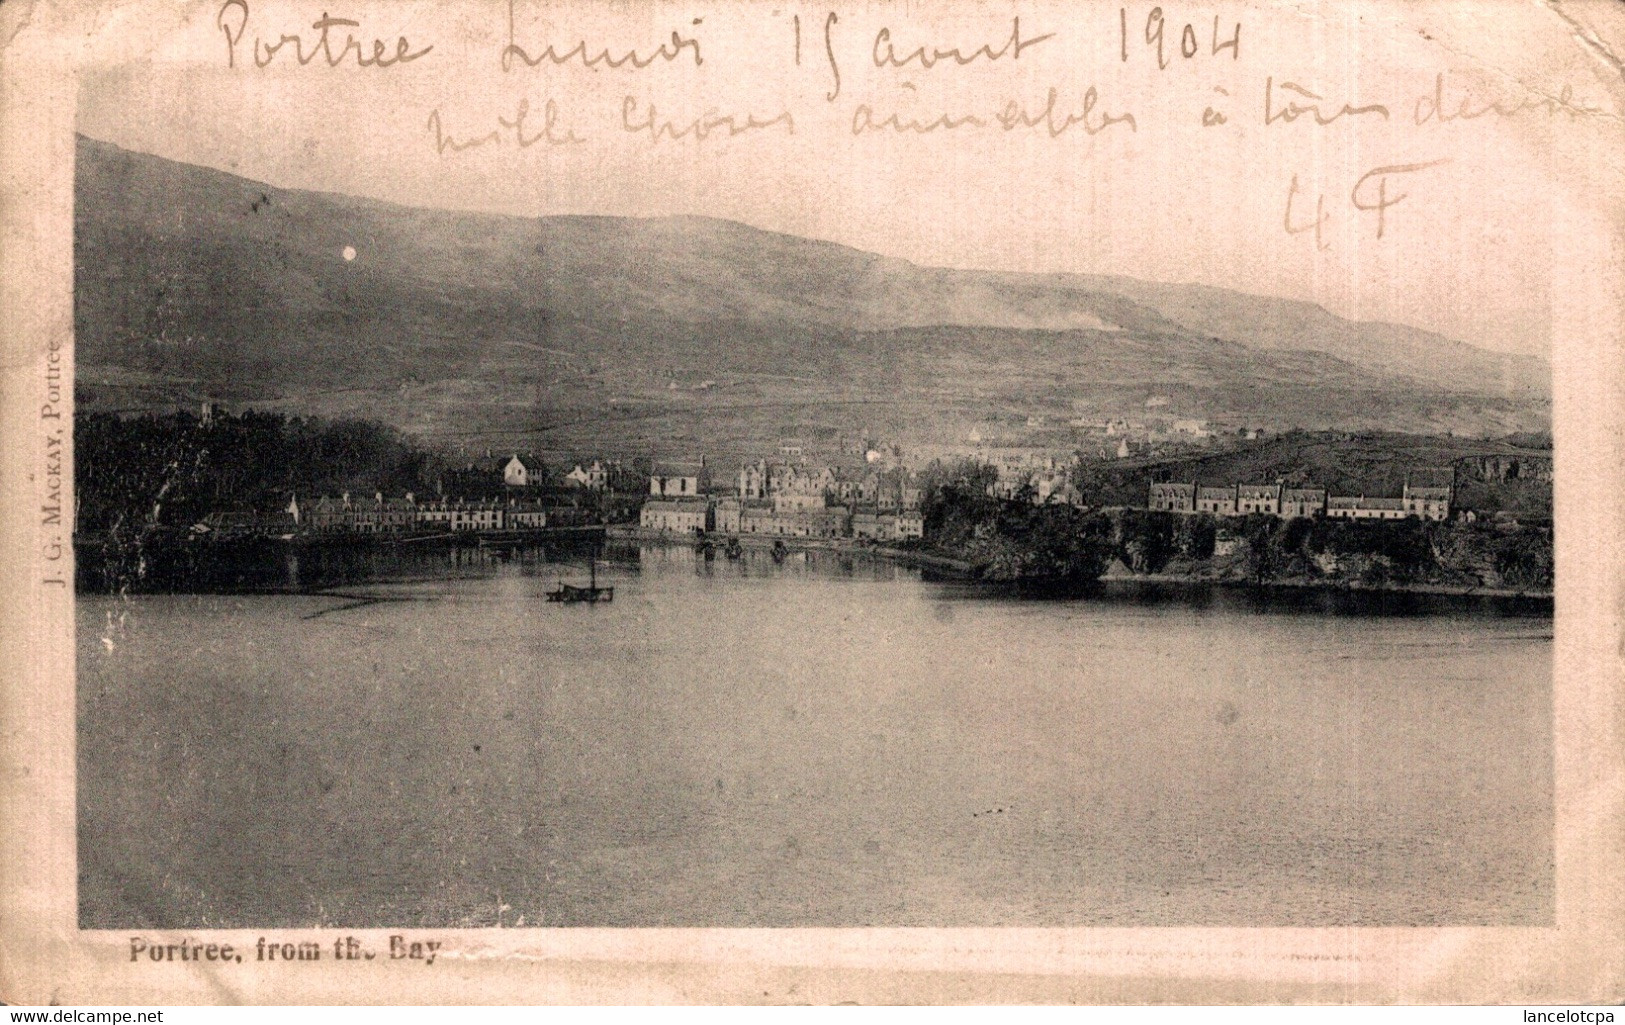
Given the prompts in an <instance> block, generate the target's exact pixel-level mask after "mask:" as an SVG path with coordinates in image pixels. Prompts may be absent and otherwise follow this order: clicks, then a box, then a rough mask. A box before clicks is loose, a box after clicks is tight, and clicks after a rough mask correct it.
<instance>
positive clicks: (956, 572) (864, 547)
mask: <svg viewBox="0 0 1625 1025" xmlns="http://www.w3.org/2000/svg"><path fill="white" fill-rule="evenodd" d="M605 536H606V537H608V538H614V539H619V540H628V541H632V540H635V541H648V542H653V543H656V544H667V545H674V546H680V547H692V545H693V544H694V542H695V540H697V538H696V537H687V536H684V535H681V534H674V533H671V532H670V531H660V530H647V529H645V528H642V527H628V526H624V525H622V526H611V527H609V528H607V529H606V531H605ZM705 536H706V537H707V538H709V539H711V540H712V541H714V542H715V541H718V539H721V541H720V543H721V544H726V543H727V542H728V540H731V539H733V538H735V537H737V538H738V540H739V543H740V544H741V545H742V546H743V547H746V548H771V547H772V546H773V544H774V542H783V543H784V546H785V547H786V548H788V549H789V550H790V551H827V552H840V553H843V554H850V555H869V556H873V557H875V558H879V559H885V560H887V561H890V562H897V563H901V564H904V565H912V566H917V567H921V568H925V569H931V570H935V571H938V572H942V573H945V574H949V575H952V576H955V577H958V578H961V579H965V580H978V579H980V578H979V576H978V574H977V572H976V567H975V566H974V565H973V564H972V563H969V562H967V561H965V560H963V559H955V558H953V557H951V556H946V555H940V554H937V553H934V552H924V551H914V550H911V549H906V548H895V547H892V546H890V545H883V544H860V543H858V542H856V541H854V540H852V539H850V538H809V537H789V536H781V535H764V534H744V535H735V534H718V533H711V534H707V535H705ZM1097 582H1098V583H1099V584H1101V585H1111V584H1143V585H1150V586H1164V587H1222V588H1225V589H1227V590H1231V589H1236V590H1246V589H1252V590H1258V589H1263V590H1269V589H1287V590H1304V591H1343V592H1353V593H1359V594H1435V595H1448V596H1454V597H1463V598H1475V597H1476V598H1520V599H1527V600H1534V601H1551V600H1553V596H1554V593H1555V592H1553V591H1539V590H1528V589H1518V588H1510V587H1487V586H1482V585H1479V586H1473V585H1467V584H1392V585H1386V586H1380V587H1373V586H1371V585H1369V584H1362V583H1360V582H1359V581H1353V580H1266V581H1251V580H1225V579H1219V578H1215V577H1207V576H1200V575H1197V574H1192V573H1129V574H1116V575H1110V576H1107V575H1102V576H1101V577H1099V578H1098V580H1097ZM1001 583H1010V582H1009V581H1002V582H1001Z"/></svg>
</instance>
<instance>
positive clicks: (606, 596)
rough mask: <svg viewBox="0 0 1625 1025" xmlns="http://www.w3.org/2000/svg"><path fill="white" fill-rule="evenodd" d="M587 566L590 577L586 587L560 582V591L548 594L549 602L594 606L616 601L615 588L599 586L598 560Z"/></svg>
mask: <svg viewBox="0 0 1625 1025" xmlns="http://www.w3.org/2000/svg"><path fill="white" fill-rule="evenodd" d="M587 566H588V570H587V572H588V574H589V577H588V584H587V586H586V587H578V586H577V585H575V584H566V583H564V582H563V581H562V580H561V581H559V589H558V590H556V591H549V592H547V600H548V601H562V602H569V603H571V604H574V603H576V602H587V603H589V604H594V605H596V604H597V603H598V602H601V601H614V600H615V588H613V587H599V586H598V560H597V559H593V560H591V561H590V562H588V564H587Z"/></svg>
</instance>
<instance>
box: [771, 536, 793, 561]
mask: <svg viewBox="0 0 1625 1025" xmlns="http://www.w3.org/2000/svg"><path fill="white" fill-rule="evenodd" d="M789 554H790V548H789V546H787V545H786V544H785V543H784V542H783V541H775V542H773V561H774V562H783V561H784V557H785V556H786V555H789Z"/></svg>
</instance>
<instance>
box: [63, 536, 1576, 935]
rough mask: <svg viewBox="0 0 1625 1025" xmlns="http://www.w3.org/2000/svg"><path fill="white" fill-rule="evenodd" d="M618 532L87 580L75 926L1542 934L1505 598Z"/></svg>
mask: <svg viewBox="0 0 1625 1025" xmlns="http://www.w3.org/2000/svg"><path fill="white" fill-rule="evenodd" d="M595 551H596V550H595V549H594V548H593V547H592V546H590V545H589V546H585V547H576V548H571V547H565V546H556V547H551V548H525V547H520V548H507V549H504V548H500V547H486V548H478V547H471V548H466V549H455V550H449V551H448V550H439V551H431V550H427V549H425V550H423V551H402V550H398V549H397V550H389V551H386V550H384V549H375V550H372V551H366V552H357V551H353V550H337V549H333V550H321V551H317V552H310V551H299V552H292V551H285V552H283V553H282V554H283V555H284V556H285V557H286V560H287V561H285V562H282V563H280V564H278V565H277V567H276V570H275V572H271V571H265V570H263V565H264V563H263V562H261V563H257V564H256V565H259V566H261V567H262V570H261V572H262V575H261V576H258V577H256V578H255V581H254V583H253V584H251V585H248V586H246V587H238V588H232V587H227V586H225V585H224V583H222V584H221V585H220V586H219V587H218V588H217V589H218V590H220V591H230V590H234V589H235V590H239V591H241V590H252V591H254V592H255V593H212V594H167V595H166V594H152V595H138V596H133V597H128V598H114V597H97V596H91V595H85V596H81V597H80V599H79V613H78V615H79V621H78V625H79V668H80V673H79V712H80V737H79V739H80V744H79V752H80V754H79V788H80V791H79V815H80V836H79V849H80V852H81V859H82V861H81V866H80V868H81V878H80V894H81V902H82V906H81V914H82V922H83V924H84V925H86V926H87V927H121V928H123V927H138V926H148V927H151V926H164V927H201V926H206V925H239V926H258V927H272V926H296V925H315V924H331V925H341V926H355V927H362V926H412V925H419V926H448V925H459V924H470V925H494V924H499V923H500V924H504V925H525V926H531V925H603V926H638V925H644V926H662V925H711V926H792V925H805V926H814V925H835V926H856V925H870V924H873V925H939V926H943V925H1110V924H1121V925H1334V924H1354V925H1379V924H1414V925H1443V924H1503V925H1505V924H1523V925H1538V924H1549V923H1550V922H1551V918H1552V909H1553V904H1552V902H1553V869H1552V860H1551V859H1552V779H1551V643H1550V630H1551V621H1550V619H1549V618H1547V617H1545V616H1542V615H1533V616H1530V615H1527V614H1526V613H1527V611H1528V610H1526V609H1521V608H1520V607H1519V606H1517V605H1516V604H1515V603H1496V602H1486V601H1482V600H1476V601H1462V600H1458V599H1439V598H1433V597H1426V596H1380V595H1379V596H1372V595H1354V596H1346V595H1345V596H1340V597H1339V596H1333V597H1331V598H1327V597H1326V596H1325V595H1324V594H1323V593H1320V592H1268V593H1265V594H1252V593H1249V592H1246V591H1239V592H1238V591H1200V590H1196V591H1190V592H1188V593H1173V594H1171V593H1170V592H1167V591H1157V592H1148V591H1146V590H1145V589H1143V588H1139V589H1136V588H1121V587H1116V586H1113V587H1110V588H1107V589H1106V590H1105V591H1104V592H1103V593H1102V594H1100V595H1097V596H1092V597H1087V598H1081V599H1077V600H1069V601H1019V600H1011V599H1010V597H1009V596H1007V595H1003V594H1001V593H998V592H997V591H992V590H989V589H986V588H981V587H977V586H973V585H969V584H964V583H955V582H942V581H932V580H928V579H924V578H923V577H922V575H921V574H920V573H919V572H918V571H916V570H913V569H910V568H906V567H901V566H897V565H894V564H890V563H886V562H881V561H876V560H872V559H865V558H861V557H853V556H851V555H844V554H841V553H836V552H830V551H816V552H807V553H792V554H791V555H790V556H788V557H787V558H785V559H784V561H783V562H782V563H780V562H776V561H775V560H773V558H772V557H771V555H770V553H769V552H767V551H765V550H747V551H746V552H745V553H743V556H742V557H741V558H739V559H738V560H730V559H728V558H726V556H725V554H724V553H722V552H717V553H714V555H713V557H712V558H711V559H709V560H707V559H705V558H704V557H703V556H701V555H699V554H697V553H696V552H694V551H693V550H691V549H689V548H686V547H662V546H644V547H639V546H636V545H617V544H614V543H611V544H609V545H607V546H604V547H603V548H602V550H601V551H598V552H597V553H596V557H597V560H598V561H597V572H598V576H599V581H600V583H603V584H608V585H611V586H614V587H615V589H616V590H615V601H614V603H613V604H610V605H603V606H597V607H589V606H560V605H557V604H549V603H546V602H544V601H543V600H542V594H543V592H544V591H545V590H547V589H550V588H551V587H553V586H554V585H555V583H556V581H558V580H560V579H563V580H565V581H567V582H578V581H580V580H582V579H585V577H586V575H587V573H588V560H589V559H590V558H593V557H594V553H595ZM220 579H221V580H223V581H224V580H227V579H228V578H227V577H222V578H220ZM268 592H282V593H268ZM1362 602H1363V603H1364V605H1363V607H1362V605H1361V603H1362ZM1305 612H1314V613H1316V614H1313V615H1307V614H1304V613H1305ZM1328 612H1330V613H1336V614H1331V615H1328V614H1325V613H1328ZM1440 613H1450V614H1440Z"/></svg>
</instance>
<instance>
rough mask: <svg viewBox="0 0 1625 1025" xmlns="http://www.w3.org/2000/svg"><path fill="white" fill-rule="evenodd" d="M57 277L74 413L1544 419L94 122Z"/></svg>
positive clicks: (1524, 384) (1150, 288)
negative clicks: (305, 186) (64, 298)
mask: <svg viewBox="0 0 1625 1025" xmlns="http://www.w3.org/2000/svg"><path fill="white" fill-rule="evenodd" d="M75 274H76V278H75V280H76V291H75V332H76V344H77V366H78V374H77V384H78V387H79V392H80V398H81V400H82V401H83V402H84V403H86V404H87V406H88V408H93V409H104V410H118V409H153V408H162V407H165V406H175V407H181V408H196V404H197V403H198V402H199V401H201V400H205V399H208V400H217V401H223V402H226V403H229V404H236V405H238V406H239V407H240V406H241V405H244V404H254V405H256V406H259V407H261V408H273V409H278V410H282V411H285V412H291V413H301V414H320V415H328V416H368V417H374V418H377V419H381V420H383V421H385V422H387V423H389V424H391V425H393V426H396V427H399V428H401V429H404V430H407V431H409V432H411V433H413V434H415V435H417V436H419V437H422V438H424V439H426V440H429V441H434V442H439V443H441V444H443V445H451V446H456V445H466V444H469V443H477V444H481V445H488V444H496V445H498V446H500V447H509V446H511V445H515V444H517V445H522V446H531V447H557V448H572V447H573V448H578V449H587V448H590V449H593V450H602V451H615V450H619V451H648V450H652V449H656V448H663V447H670V448H686V449H695V450H699V449H704V450H707V451H712V452H717V453H729V452H732V453H738V454H743V453H744V452H747V451H752V450H755V451H760V450H763V449H764V448H765V447H766V446H767V445H769V444H770V443H771V442H772V440H773V439H776V438H778V437H781V436H783V435H785V434H787V433H797V434H803V435H808V436H816V435H817V434H819V433H820V432H828V431H842V432H845V431H848V430H850V429H852V428H853V427H854V425H862V427H864V428H866V429H869V430H871V431H872V432H873V433H877V434H881V435H886V436H904V435H907V436H911V437H916V438H938V439H951V438H962V437H965V436H966V435H967V433H969V432H971V431H973V430H976V429H978V428H981V429H989V428H990V425H991V427H993V428H998V429H1000V430H1003V429H1004V428H1005V427H1008V426H1009V425H1016V426H1017V427H1018V428H1020V427H1021V425H1025V424H1034V423H1050V424H1061V425H1063V426H1064V424H1066V423H1067V422H1068V421H1069V420H1070V419H1072V418H1075V417H1077V416H1079V415H1080V413H1087V415H1089V416H1111V415H1116V414H1123V413H1126V412H1129V411H1131V410H1133V409H1140V410H1141V411H1142V412H1143V403H1144V401H1145V396H1146V395H1156V396H1160V397H1165V398H1166V399H1167V401H1168V405H1169V408H1170V409H1171V410H1173V411H1176V412H1177V413H1178V414H1179V415H1180V416H1182V417H1189V418H1198V419H1223V418H1226V417H1230V418H1235V419H1238V420H1244V421H1246V422H1249V423H1257V424H1260V425H1263V426H1269V427H1272V428H1278V429H1285V428H1288V427H1303V428H1306V429H1340V430H1363V429H1378V430H1398V431H1409V432H1415V433H1436V434H1444V433H1446V432H1449V431H1455V432H1457V433H1470V434H1506V433H1510V432H1514V431H1525V430H1530V431H1542V430H1547V429H1549V426H1550V415H1551V414H1550V393H1551V372H1550V368H1549V366H1548V365H1547V364H1546V363H1545V362H1544V361H1542V360H1539V359H1535V358H1532V357H1522V356H1505V355H1500V354H1495V353H1490V352H1486V351H1484V350H1481V349H1477V348H1474V347H1473V346H1471V345H1468V344H1465V343H1462V342H1458V341H1453V340H1450V339H1446V338H1443V337H1440V336H1438V335H1434V334H1430V333H1428V332H1425V331H1420V330H1417V329H1414V328H1408V327H1402V326H1397V325H1392V324H1376V323H1361V322H1354V321H1349V320H1345V319H1342V318H1339V317H1336V316H1334V315H1332V314H1330V313H1328V312H1327V311H1325V310H1323V309H1321V308H1319V307H1318V306H1315V305H1313V304H1311V303H1304V302H1294V301H1289V300H1281V299H1269V298H1262V297H1258V296H1250V295H1244V294H1241V293H1236V292H1229V291H1225V290H1222V289H1214V288H1206V287H1201V286H1191V285H1167V284H1153V283H1148V282H1141V281H1134V280H1130V279H1125V278H1117V277H1104V276H1095V277H1091V276H1078V275H1064V274H1011V273H993V272H984V271H972V270H951V269H941V268H930V267H919V266H916V265H914V264H911V263H908V262H906V261H902V260H897V259H891V258H887V257H882V256H877V255H874V254H871V253H865V252H861V251H858V250H855V249H851V248H848V247H845V246H840V245H836V244H833V243H829V242H821V241H815V240H810V239H804V238H797V237H794V236H789V235H783V234H775V233H772V232H766V231H761V230H758V229H755V228H751V227H748V226H746V225H742V224H737V223H733V222H728V221H721V220H713V219H707V218H698V217H675V218H659V219H646V220H642V219H629V218H616V217H540V218H523V217H509V216H496V215H487V214H473V213H460V212H452V211H444V210H427V209H413V208H408V207H402V206H395V205H391V204H387V203H382V202H377V201H373V200H366V199H358V198H354V197H349V196H342V195H334V194H325V193H315V192H303V191H295V190H287V189H278V188H274V187H272V186H269V185H265V184H262V183H258V182H252V181H248V180H246V179H243V178H239V177H235V176H233V175H230V174H226V173H224V172H221V171H216V170H212V169H208V168H203V167H197V166H193V165H188V164H182V163H176V162H173V161H168V160H163V159H160V158H157V157H153V156H148V155H144V154H139V153H133V152H129V151H126V150H122V149H119V148H117V147H114V146H111V145H108V144H105V143H101V142H96V141H94V140H90V139H85V138H81V139H80V140H79V145H78V169H77V184H76V205H75ZM1021 429H1023V430H1025V428H1021ZM1007 433H1008V432H1007ZM1017 433H1018V434H1019V431H1018V432H1017ZM1060 434H1061V435H1064V434H1065V431H1064V429H1063V430H1062V431H1061V432H1060ZM1018 440H1019V441H1020V442H1021V443H1026V444H1052V443H1058V444H1065V443H1066V438H1065V437H1063V436H1060V435H1057V436H1056V437H1038V436H1036V435H1032V434H1029V435H1027V436H1020V437H1019V438H1018Z"/></svg>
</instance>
